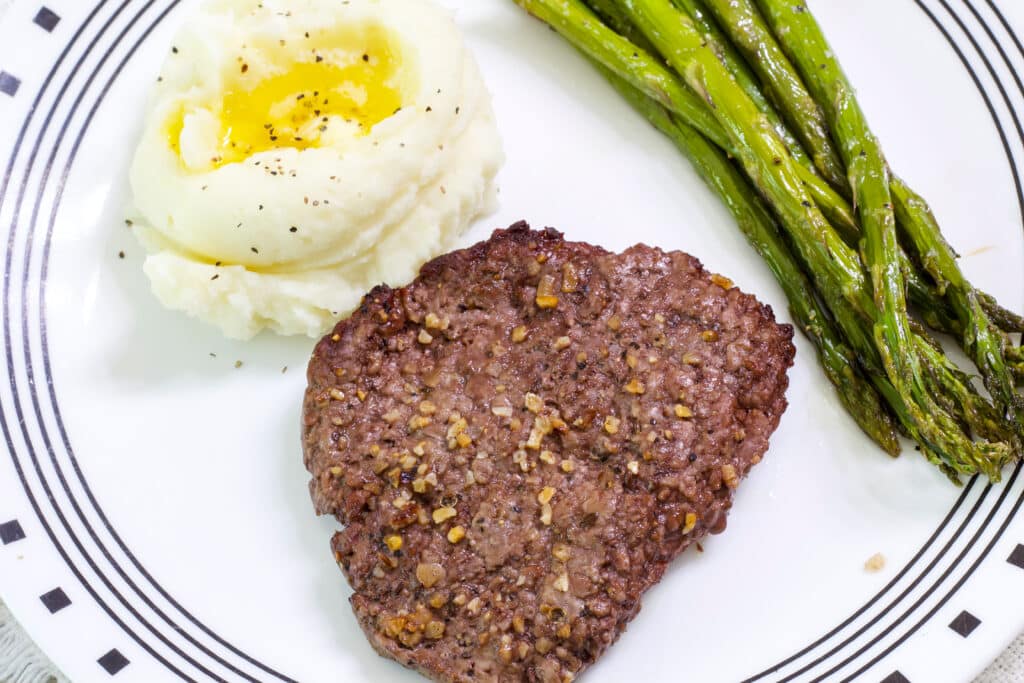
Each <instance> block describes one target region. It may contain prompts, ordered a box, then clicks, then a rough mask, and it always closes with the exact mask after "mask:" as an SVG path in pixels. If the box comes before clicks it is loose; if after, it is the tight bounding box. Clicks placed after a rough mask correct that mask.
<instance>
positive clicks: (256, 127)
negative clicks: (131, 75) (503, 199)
mask: <svg viewBox="0 0 1024 683" xmlns="http://www.w3.org/2000/svg"><path fill="white" fill-rule="evenodd" d="M502 161H503V154H502V151H501V143H500V140H499V137H498V133H497V129H496V126H495V122H494V115H493V111H492V109H491V104H490V99H489V96H488V94H487V92H486V90H485V88H484V85H483V82H482V80H481V77H480V73H479V71H478V68H477V65H476V63H475V61H474V60H473V57H472V55H471V54H470V53H469V52H468V51H467V49H466V47H465V45H464V44H463V40H462V37H461V35H460V34H459V31H458V29H457V28H456V26H455V24H454V23H453V21H452V19H451V18H450V16H449V15H448V14H447V13H446V12H444V11H443V10H441V9H439V8H438V7H436V6H435V5H433V4H432V3H431V2H429V0H350V1H349V2H339V1H338V0H298V1H296V0H291V1H289V0H277V1H276V2H275V1H272V0H263V1H262V2H258V1H257V0H212V1H211V2H207V3H206V4H205V5H204V6H203V7H202V8H201V9H200V11H199V13H198V14H197V15H196V16H195V17H194V18H192V19H191V20H190V21H189V22H188V24H187V25H186V26H184V27H183V29H182V30H181V32H180V33H179V34H178V36H177V37H176V38H175V42H174V46H173V48H172V49H171V54H170V55H169V56H168V58H167V60H166V63H165V65H164V67H163V70H162V73H161V76H160V79H159V82H158V84H157V86H156V91H155V94H154V96H153V98H152V102H151V105H150V111H149V114H148V118H147V121H146V125H145V131H144V133H143V136H142V140H141V142H140V143H139V147H138V150H137V151H136V154H135V158H134V161H133V163H132V168H131V184H132V189H133V192H134V196H135V207H136V209H137V214H138V216H139V219H138V221H137V234H138V236H139V238H140V240H141V241H142V243H143V244H144V245H145V247H146V249H147V251H148V256H147V258H146V261H145V266H144V269H145V272H146V275H147V276H148V277H149V279H150V281H151V283H152V286H153V291H154V292H155V293H156V295H157V297H158V298H159V299H160V301H161V302H162V303H163V304H164V305H165V306H167V307H168V308H171V309H177V310H182V311H185V312H187V313H188V314H190V315H193V316H196V317H198V318H200V319H203V320H206V321H208V322H210V323H213V324H215V325H217V326H219V327H220V328H221V329H222V330H223V331H224V333H225V334H226V335H228V336H230V337H236V338H243V339H244V338H249V337H252V336H253V335H255V334H256V333H258V332H259V331H260V330H261V329H263V328H269V329H272V330H274V331H276V332H279V333H281V334H306V335H309V336H312V337H316V336H319V335H320V334H322V333H323V331H324V330H326V329H327V328H328V327H330V325H331V324H333V323H334V322H335V320H336V319H337V318H338V316H339V315H341V314H344V313H347V312H349V311H351V310H352V309H353V308H354V307H355V306H357V305H358V304H359V301H360V299H361V297H362V295H363V294H364V293H365V292H366V291H367V290H368V289H370V288H372V287H373V286H374V285H376V284H379V283H381V282H387V283H389V284H403V283H404V282H406V281H408V280H410V279H412V278H413V277H415V275H416V272H417V270H418V268H419V266H420V265H421V264H422V263H423V262H424V261H426V260H428V259H430V258H432V257H434V256H436V255H438V254H440V253H442V252H443V251H445V250H446V249H447V248H448V247H449V245H450V244H451V242H452V241H453V239H454V238H456V237H457V236H459V235H460V234H461V233H462V232H463V231H464V230H465V229H466V228H467V227H468V225H469V223H470V222H471V221H472V220H473V219H474V218H475V217H477V216H479V215H481V214H482V213H485V212H488V211H490V210H491V209H492V208H493V204H494V199H495V186H494V177H495V175H496V174H497V172H498V169H499V167H500V165H501V163H502Z"/></svg>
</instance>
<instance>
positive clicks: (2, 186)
mask: <svg viewBox="0 0 1024 683" xmlns="http://www.w3.org/2000/svg"><path fill="white" fill-rule="evenodd" d="M107 1H108V0H99V1H98V2H97V3H96V5H95V6H94V7H93V9H92V11H91V12H90V13H89V15H88V16H87V17H86V19H85V20H84V21H83V23H82V24H81V25H80V26H79V27H78V29H77V30H76V31H75V33H74V35H73V36H72V38H71V40H70V41H68V43H67V44H66V45H65V46H64V49H63V50H62V51H61V53H60V55H59V56H58V58H57V61H56V62H55V63H54V65H53V68H52V69H50V71H49V73H48V74H47V76H46V78H45V79H44V81H43V85H42V87H41V88H40V89H39V91H38V93H37V94H36V97H35V100H34V101H33V103H32V106H31V107H30V109H29V113H28V115H27V116H26V118H25V121H24V122H23V123H22V127H21V130H20V131H19V133H18V137H17V139H16V140H15V144H14V148H13V150H12V152H11V157H10V159H9V160H8V165H7V169H6V170H5V172H4V176H3V182H2V183H0V209H2V207H3V203H4V201H5V199H6V197H7V190H8V188H9V187H10V183H11V180H12V179H13V173H14V165H15V163H16V160H17V158H18V154H19V152H20V150H21V149H22V146H23V145H24V144H25V143H26V142H27V138H26V134H27V131H28V128H29V126H30V125H31V122H32V119H33V117H34V114H35V112H36V111H38V109H39V105H40V103H41V101H42V98H43V96H44V95H45V94H46V91H47V90H48V89H49V87H50V85H51V84H52V83H53V80H54V78H55V76H56V73H57V70H58V69H60V67H61V65H62V64H63V63H64V62H65V60H66V59H67V57H68V55H69V54H70V52H71V49H72V48H73V47H74V46H75V44H76V43H77V42H78V41H79V39H80V38H81V37H82V36H83V35H84V34H85V30H86V29H87V28H88V27H89V25H90V24H91V23H92V22H93V21H94V20H95V19H96V17H97V16H98V15H99V12H100V10H101V9H103V8H104V6H105V5H106V4H107ZM129 2H130V0H125V1H124V2H123V3H122V4H121V5H120V6H119V7H118V8H117V9H116V10H115V12H114V14H113V16H112V17H111V18H109V19H108V20H107V22H106V23H105V24H104V26H103V27H102V28H101V29H100V32H99V33H98V34H97V36H96V37H94V38H93V40H92V42H91V43H90V44H89V46H88V47H87V49H86V52H85V55H87V54H89V52H91V51H92V49H93V48H94V47H95V45H96V43H97V41H98V40H99V36H102V35H103V34H104V33H105V32H106V31H107V29H108V28H109V27H110V25H111V24H112V22H113V21H114V19H116V18H117V16H118V15H120V13H121V12H122V11H123V10H124V8H125V7H126V6H127V5H128V3H129ZM83 59H84V55H83V57H82V58H81V59H80V60H79V61H78V62H77V63H76V64H75V66H74V68H73V71H72V77H73V75H74V73H77V71H78V69H79V68H80V67H81V65H82V60H83ZM16 215H17V214H15V216H16ZM17 227H18V226H17V223H12V225H11V228H10V238H9V239H10V240H11V241H10V242H9V243H10V244H13V239H14V234H15V231H16V229H17ZM12 258H13V254H12V250H11V249H6V250H5V259H4V260H5V263H4V269H5V273H7V274H8V276H9V274H10V269H11V262H12ZM3 289H4V304H3V306H4V316H3V317H4V337H5V340H4V343H5V348H6V352H7V369H8V373H9V375H10V381H11V384H12V385H13V384H14V381H15V380H14V371H13V362H12V349H11V336H10V316H9V295H10V291H9V290H10V283H9V282H8V278H7V277H5V278H4V288H3ZM14 405H15V409H16V412H17V414H18V416H19V422H20V421H21V420H22V419H23V416H22V414H21V409H20V405H19V404H18V402H17V401H15V402H14ZM21 427H22V433H23V436H24V430H25V425H24V423H21ZM0 430H2V431H3V434H4V440H5V442H6V444H7V451H8V453H9V455H10V456H11V461H12V463H13V465H14V469H15V471H16V472H17V474H18V479H19V480H20V481H21V485H22V488H23V489H24V490H25V495H26V497H27V498H28V501H29V504H30V505H31V506H32V509H33V511H34V512H35V514H36V517H37V518H38V519H39V521H40V523H42V525H43V529H44V530H45V531H46V534H47V536H48V537H49V538H50V541H51V542H52V543H53V545H54V548H56V550H57V552H58V554H60V556H61V558H62V559H63V560H64V563H65V564H66V565H67V566H68V568H69V569H70V570H71V572H72V574H74V576H75V578H76V579H78V581H79V583H80V584H81V585H82V587H83V588H85V590H86V591H87V592H88V593H89V595H91V596H92V598H93V599H94V600H95V601H96V604H98V605H99V606H100V608H101V609H103V611H104V612H106V613H107V616H109V617H110V619H111V620H112V621H113V622H114V623H115V624H117V625H118V626H119V627H120V628H121V629H122V630H123V631H124V632H125V633H127V634H128V635H129V636H130V637H131V638H132V639H133V640H135V642H137V643H138V644H139V646H140V647H142V648H143V649H144V650H145V651H146V652H148V653H149V654H150V655H151V656H152V657H153V658H154V659H155V660H156V661H158V662H160V663H161V664H163V665H164V666H165V667H167V669H168V670H170V671H171V672H173V673H174V674H176V675H177V676H178V677H180V678H181V679H182V680H186V681H191V680H194V679H192V678H190V677H189V676H186V675H185V674H184V673H183V672H182V671H181V670H180V669H178V668H177V667H176V666H175V665H173V664H171V663H170V662H169V661H168V660H167V659H166V658H164V656H163V655H161V654H160V653H158V652H157V651H156V650H154V649H153V648H152V647H151V646H150V645H149V644H148V643H147V642H145V641H144V640H143V639H142V638H141V637H140V636H139V635H138V634H137V633H135V631H133V630H132V628H131V627H130V626H128V624H126V623H125V622H124V620H122V619H121V617H119V616H118V615H117V614H116V613H115V612H114V611H113V610H112V609H111V607H110V606H109V605H108V604H107V603H106V602H105V601H104V600H103V599H102V598H101V597H100V596H99V594H98V593H97V592H96V589H95V588H94V587H93V586H92V585H91V584H90V583H89V581H88V580H86V578H85V576H84V575H83V574H82V571H81V569H79V567H78V566H77V565H76V564H75V562H74V561H73V560H72V559H71V557H70V555H69V554H68V551H67V550H66V549H65V548H64V546H63V544H62V543H61V542H60V540H59V539H58V538H57V535H56V533H55V532H54V530H53V527H51V526H50V523H49V521H48V520H47V518H46V516H45V515H44V514H43V511H42V508H41V507H40V505H39V501H38V500H37V499H36V496H35V494H34V493H33V492H32V488H31V486H30V485H29V483H28V479H27V477H26V475H25V470H24V468H23V467H22V464H21V460H20V458H19V456H18V452H17V450H16V448H15V445H14V439H13V436H12V432H11V429H10V425H9V424H8V421H7V417H6V413H5V412H4V411H3V410H2V409H0ZM27 447H28V451H29V455H30V458H31V459H32V462H33V464H34V469H35V472H36V475H37V477H38V478H39V480H40V482H42V485H43V488H44V490H45V492H46V493H47V497H48V498H49V500H50V502H51V504H52V507H53V509H54V511H55V512H56V514H57V517H58V519H59V520H60V522H61V524H62V525H63V527H64V528H65V529H68V528H69V527H68V523H67V520H66V518H65V517H64V514H63V512H62V511H61V509H60V508H59V506H58V505H57V503H56V500H55V499H54V497H53V496H52V493H51V492H50V490H49V486H48V485H47V484H46V480H45V477H44V476H43V472H42V469H41V467H40V464H39V460H38V458H37V457H36V455H35V452H34V449H33V447H32V445H31V443H27ZM79 550H80V551H81V552H82V555H83V557H85V559H86V562H87V563H88V564H89V565H90V566H91V567H92V568H93V571H97V568H96V564H95V562H93V561H92V559H91V558H90V556H89V555H88V554H86V553H85V552H84V550H82V549H81V547H80V546H79ZM97 573H98V574H99V572H98V571H97ZM101 576H102V575H101Z"/></svg>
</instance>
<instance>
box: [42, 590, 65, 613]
mask: <svg viewBox="0 0 1024 683" xmlns="http://www.w3.org/2000/svg"><path fill="white" fill-rule="evenodd" d="M39 599H40V600H42V601H43V604H44V605H46V609H48V610H50V614H55V613H56V612H59V611H61V610H62V609H64V608H65V607H67V606H68V605H70V604H71V598H69V597H68V596H67V593H65V592H64V591H63V590H61V589H60V588H54V589H53V590H52V591H50V592H48V593H43V594H42V595H40V596H39Z"/></svg>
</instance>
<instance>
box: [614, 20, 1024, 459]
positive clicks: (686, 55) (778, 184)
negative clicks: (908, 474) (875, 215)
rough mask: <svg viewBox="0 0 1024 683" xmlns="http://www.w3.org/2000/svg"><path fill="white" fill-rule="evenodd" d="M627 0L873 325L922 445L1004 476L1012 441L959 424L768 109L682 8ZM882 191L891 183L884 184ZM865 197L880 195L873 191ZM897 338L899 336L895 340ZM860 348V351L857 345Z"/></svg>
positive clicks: (835, 288) (803, 244)
mask: <svg viewBox="0 0 1024 683" xmlns="http://www.w3.org/2000/svg"><path fill="white" fill-rule="evenodd" d="M622 6H623V8H624V9H626V10H627V11H628V12H629V16H630V18H631V20H632V21H633V22H634V23H635V24H636V26H637V27H638V28H639V29H640V30H641V31H642V32H643V33H644V34H645V35H646V36H647V38H648V39H649V40H650V41H651V42H652V43H653V44H654V45H655V46H656V47H657V48H658V50H659V52H661V54H662V55H664V56H665V57H666V59H667V61H668V62H669V64H670V65H671V66H673V68H674V69H675V70H676V71H677V73H680V74H681V75H683V76H684V78H685V80H686V81H687V83H688V84H689V85H690V86H691V87H692V88H693V89H694V90H695V91H697V92H698V93H700V94H701V95H703V96H704V98H705V100H706V101H707V102H708V104H709V106H710V108H711V110H712V112H713V113H714V114H715V117H716V118H717V119H718V120H719V122H720V123H721V124H722V126H723V127H724V128H725V129H726V132H727V133H729V135H730V137H731V138H732V140H733V143H734V144H735V145H736V146H737V147H738V148H740V149H739V150H738V151H739V153H738V155H737V159H738V160H739V161H740V162H741V164H742V165H743V166H744V168H745V169H746V172H747V175H748V177H750V178H751V179H753V180H754V182H755V183H756V184H757V185H758V186H759V187H760V189H761V191H762V193H764V194H765V196H766V197H767V198H768V200H769V202H770V203H771V204H772V206H773V208H774V210H775V212H776V213H777V215H778V216H779V218H780V220H781V222H782V223H783V225H784V226H785V227H786V228H787V230H790V232H791V236H792V238H793V241H794V244H795V246H796V247H797V249H798V251H800V252H801V256H802V258H803V260H804V262H805V264H807V266H808V267H809V268H810V269H811V270H812V271H813V272H814V274H815V279H816V280H817V284H818V289H819V291H820V292H821V293H822V296H823V297H825V299H826V303H828V305H829V307H830V308H831V309H832V311H833V313H835V314H836V320H837V322H839V323H840V324H842V325H844V332H845V333H846V334H847V336H848V337H849V336H850V335H851V331H852V330H848V329H847V326H850V324H851V323H850V321H846V320H844V319H843V317H841V316H840V315H839V313H838V312H837V310H841V309H842V305H841V304H840V302H839V300H840V299H844V300H845V301H846V302H848V303H849V304H851V305H852V306H853V308H854V310H856V311H857V312H859V313H861V314H862V315H864V316H865V317H866V318H867V319H868V320H870V321H871V322H872V324H874V325H875V327H876V347H877V351H878V352H879V353H880V354H881V357H882V364H883V367H885V369H886V371H887V374H888V376H889V379H890V381H891V382H892V384H893V386H894V387H895V389H896V392H897V393H898V394H900V395H901V396H902V397H903V398H904V403H905V406H906V409H907V414H908V417H909V418H910V421H911V423H912V424H911V425H910V426H911V427H912V428H913V431H914V432H915V433H916V434H917V435H919V436H920V440H921V441H922V443H923V445H924V446H925V447H926V448H927V449H929V450H930V451H932V452H933V453H934V454H935V455H936V456H937V457H938V458H939V459H941V460H942V461H943V462H944V463H946V464H947V465H948V466H949V467H951V468H953V469H956V470H958V471H961V472H976V471H984V472H985V473H986V474H988V475H989V476H992V477H997V476H998V465H1001V464H1002V462H1004V460H1005V459H1006V458H1007V457H1008V453H1009V447H1008V446H1007V445H1006V444H1003V443H977V444H976V443H974V442H973V441H972V440H971V438H970V437H969V436H968V435H967V434H965V433H964V432H963V431H962V430H961V428H960V425H959V424H958V423H957V421H956V419H955V418H954V417H953V416H951V415H950V414H949V413H948V412H946V411H945V410H943V408H942V407H941V406H939V405H937V404H936V402H935V401H934V400H933V399H932V397H931V396H930V395H929V392H928V390H927V387H926V386H925V384H924V378H923V376H922V372H921V368H920V359H919V358H918V356H917V353H920V352H921V351H919V350H916V349H917V347H919V346H921V344H919V343H918V342H919V339H918V338H915V337H913V335H912V332H911V331H910V329H909V321H908V320H907V318H906V313H905V307H898V308H896V310H895V311H893V310H883V311H880V310H878V307H877V306H876V303H875V301H874V300H873V298H872V297H871V295H870V294H869V293H868V287H867V282H866V281H865V278H864V273H863V272H862V271H861V266H860V261H859V260H858V259H857V256H856V254H855V253H854V252H853V251H852V250H850V248H849V247H848V246H847V245H846V244H845V243H843V242H842V240H841V239H839V237H838V236H837V235H836V234H835V232H834V231H833V230H832V227H831V226H830V225H829V224H828V222H827V221H826V220H825V219H824V216H822V215H821V213H820V211H818V209H817V207H815V206H814V204H813V203H812V202H811V201H810V199H809V197H808V195H807V194H806V193H805V192H804V191H803V188H802V187H801V186H800V184H799V181H798V179H797V176H796V174H795V172H794V170H793V166H795V165H796V164H795V163H794V162H793V161H792V160H791V159H789V158H787V157H786V155H785V153H784V149H783V144H782V141H781V140H780V139H779V138H778V137H777V136H776V135H774V133H773V132H772V131H771V129H770V128H769V127H767V126H765V125H764V118H763V116H761V115H760V112H759V111H758V110H757V107H756V105H754V103H753V102H751V100H750V99H749V98H748V97H746V96H745V94H744V93H743V92H742V91H741V90H740V89H739V87H738V86H737V85H736V83H735V81H734V80H733V79H732V77H731V76H730V74H729V72H728V71H727V70H726V68H725V67H724V66H723V65H722V64H721V62H720V61H719V60H718V59H717V58H716V57H715V56H714V55H713V54H712V53H711V52H710V50H709V49H708V47H707V45H706V44H704V43H703V41H702V40H701V37H700V34H699V33H698V32H697V31H696V30H695V28H694V27H693V24H692V23H691V22H690V21H689V20H688V19H687V18H685V17H684V16H682V15H680V14H679V12H678V11H677V10H675V8H674V7H673V6H672V5H671V4H670V2H669V0H623V2H622ZM847 164H848V165H849V162H847ZM884 192H886V193H887V185H886V186H885V189H884ZM867 198H868V199H871V200H873V199H874V198H873V197H872V196H871V194H870V193H869V194H868V195H867ZM868 205H869V206H870V205H871V204H870V203H869V204H868ZM890 213H891V210H890ZM893 223H894V221H893ZM891 232H892V248H891V250H890V251H891V252H892V253H891V257H892V260H893V262H894V263H895V268H894V271H895V277H896V278H898V280H897V282H902V279H901V278H900V268H899V261H898V259H897V250H896V243H895V226H893V228H892V231H891ZM868 251H870V250H868ZM870 256H872V257H874V256H878V257H885V256H887V254H886V252H885V250H884V249H883V250H880V251H879V253H878V254H871V255H870ZM875 265H876V266H883V267H884V266H885V263H884V261H879V262H878V263H876V264H875ZM880 274H881V273H879V275H880ZM877 279H880V278H877ZM887 290H888V291H887ZM896 290H898V291H896ZM878 294H879V301H882V302H884V303H887V304H890V305H891V304H896V305H897V306H898V304H899V299H900V298H901V297H902V288H901V287H899V286H890V287H884V286H883V287H880V288H879V292H878ZM896 344H902V346H896V347H895V348H894V345H896ZM924 346H927V344H924ZM858 352H859V353H863V351H861V350H859V349H858ZM993 463H995V464H993Z"/></svg>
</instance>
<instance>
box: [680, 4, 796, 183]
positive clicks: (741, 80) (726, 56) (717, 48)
mask: <svg viewBox="0 0 1024 683" xmlns="http://www.w3.org/2000/svg"><path fill="white" fill-rule="evenodd" d="M672 2H673V4H674V5H675V6H676V7H677V8H678V9H679V10H680V12H682V13H685V14H686V16H688V17H689V18H690V20H691V21H692V22H693V25H694V26H695V27H696V28H697V30H698V31H700V34H701V37H702V38H703V39H704V40H705V41H707V43H708V44H709V45H710V47H711V48H712V49H713V50H714V52H715V54H716V55H718V58H719V59H720V60H722V63H723V64H725V66H726V67H727V68H728V69H729V72H730V73H731V74H732V75H733V77H734V78H735V79H736V83H738V84H739V86H740V88H742V89H743V92H745V93H746V94H747V96H748V97H749V98H750V99H751V100H753V101H754V104H756V105H757V108H758V109H760V110H761V113H762V114H764V115H765V116H766V117H767V119H768V121H769V123H770V124H771V126H772V128H774V129H775V132H776V133H778V135H779V137H780V138H782V141H783V142H784V143H785V144H786V149H788V150H789V153H790V154H791V155H792V156H793V158H794V159H796V160H797V161H799V162H800V163H801V164H802V165H804V166H806V167H807V168H808V169H811V168H813V162H812V160H811V159H810V158H809V157H808V156H807V152H806V151H805V150H804V148H803V147H802V146H801V144H800V141H799V140H798V139H797V137H796V136H795V135H793V132H792V131H791V130H790V129H789V128H788V127H787V126H786V124H785V122H784V121H783V120H782V117H780V116H779V114H778V112H777V111H776V110H775V107H773V106H772V104H771V102H769V101H768V98H767V97H765V95H764V93H763V92H761V87H760V86H759V85H758V83H757V78H756V77H755V76H754V74H753V73H752V72H751V71H750V67H749V66H748V65H747V64H746V62H744V61H743V58H742V57H741V56H740V55H739V53H737V52H736V50H734V49H733V46H732V44H731V43H730V42H729V40H728V38H727V37H726V36H725V34H723V33H722V31H721V30H720V29H719V28H718V25H717V24H716V23H715V20H714V18H713V17H712V16H711V15H710V14H709V13H708V12H707V11H706V10H705V9H704V7H703V6H702V5H701V3H700V2H699V1H698V0H672Z"/></svg>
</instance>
